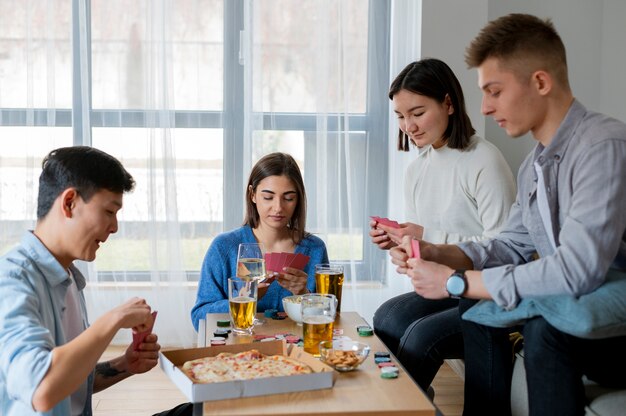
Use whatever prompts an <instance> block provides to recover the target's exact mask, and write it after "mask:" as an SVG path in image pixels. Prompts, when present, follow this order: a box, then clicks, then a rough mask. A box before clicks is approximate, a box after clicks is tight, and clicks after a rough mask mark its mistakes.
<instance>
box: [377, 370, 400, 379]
mask: <svg viewBox="0 0 626 416" xmlns="http://www.w3.org/2000/svg"><path fill="white" fill-rule="evenodd" d="M380 378H398V372H397V371H390V372H381V373H380Z"/></svg>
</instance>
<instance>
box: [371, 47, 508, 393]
mask: <svg viewBox="0 0 626 416" xmlns="http://www.w3.org/2000/svg"><path fill="white" fill-rule="evenodd" d="M389 98H390V99H391V100H392V101H393V105H394V111H395V113H396V115H397V116H398V123H399V132H398V148H399V150H401V151H408V150H409V141H410V142H411V143H412V144H413V145H414V146H415V147H416V148H417V153H418V155H417V158H416V159H415V160H414V161H413V162H412V163H411V164H410V165H409V167H408V169H407V172H406V176H405V186H404V193H405V195H404V196H405V204H406V207H405V208H406V219H407V222H405V223H402V224H400V227H399V228H391V227H388V226H385V225H383V224H379V223H377V222H375V221H372V222H371V223H370V227H371V230H370V237H371V239H372V242H373V243H374V244H377V245H378V246H379V247H380V248H381V249H389V248H391V247H393V246H395V245H396V244H398V243H399V242H400V241H401V240H402V237H403V236H405V235H411V236H413V237H415V238H418V239H423V240H426V241H432V242H437V243H457V242H461V241H468V240H474V241H476V240H481V239H484V238H489V237H493V236H494V235H495V234H497V232H498V231H499V228H500V226H502V225H503V224H504V222H505V220H506V218H507V216H508V212H509V208H510V207H511V204H512V203H513V200H514V197H515V182H514V179H513V175H512V174H511V170H510V168H509V166H508V164H507V163H506V161H505V160H504V157H503V156H502V154H501V153H500V151H499V150H498V149H497V148H496V147H495V146H494V145H493V144H491V143H489V142H488V141H487V140H485V139H483V138H481V137H478V136H476V135H475V130H474V128H473V127H472V124H471V121H470V119H469V117H468V115H467V112H466V110H465V100H464V98H463V91H462V89H461V85H460V84H459V81H458V80H457V78H456V76H455V75H454V73H453V72H452V70H451V69H450V67H448V65H446V64H445V63H444V62H442V61H440V60H438V59H423V60H421V61H418V62H413V63H411V64H409V65H408V66H407V67H406V68H404V69H403V70H402V72H400V74H398V76H397V77H396V79H395V80H394V81H393V83H392V84H391V87H390V89H389ZM460 319H461V318H460V316H459V312H458V300H456V299H444V300H435V301H433V300H427V299H424V298H422V297H421V296H419V295H417V294H416V293H414V292H411V293H406V294H403V295H400V296H396V297H394V298H392V299H390V300H388V301H387V302H385V303H384V304H383V305H381V307H380V308H379V309H378V310H377V311H376V313H375V315H374V329H375V331H376V333H377V335H378V336H379V337H380V338H381V339H382V340H383V342H385V344H386V345H387V347H388V348H389V349H390V350H392V351H394V352H395V353H396V357H397V358H398V359H399V360H400V362H401V363H402V364H403V366H404V367H405V368H406V369H407V370H408V371H409V373H410V374H411V376H412V377H413V378H414V379H415V381H416V382H417V383H418V384H419V385H420V387H422V389H424V390H425V391H426V390H428V389H429V387H430V383H431V382H432V380H433V378H434V377H435V375H436V374H437V371H438V370H439V367H440V366H441V364H442V363H443V360H444V359H448V358H462V357H463V339H462V336H461V329H460V326H459V322H460ZM431 391H432V390H431Z"/></svg>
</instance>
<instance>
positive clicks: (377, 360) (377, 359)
mask: <svg viewBox="0 0 626 416" xmlns="http://www.w3.org/2000/svg"><path fill="white" fill-rule="evenodd" d="M374 362H375V363H376V364H380V363H389V362H391V358H389V357H374Z"/></svg>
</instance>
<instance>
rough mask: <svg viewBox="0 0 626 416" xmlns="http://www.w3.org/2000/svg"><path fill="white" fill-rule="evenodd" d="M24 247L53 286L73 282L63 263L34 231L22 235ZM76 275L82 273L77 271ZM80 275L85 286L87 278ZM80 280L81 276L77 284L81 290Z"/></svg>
mask: <svg viewBox="0 0 626 416" xmlns="http://www.w3.org/2000/svg"><path fill="white" fill-rule="evenodd" d="M22 248H23V249H24V250H26V252H27V253H28V257H30V258H31V259H32V260H33V261H34V262H35V264H37V267H38V268H39V271H40V272H41V274H42V276H43V277H44V278H45V279H46V280H47V281H48V284H49V285H50V286H51V287H55V286H57V285H60V284H65V285H67V286H69V285H70V284H71V283H72V281H71V280H70V275H69V273H68V272H67V270H65V269H64V268H63V266H61V263H59V262H58V261H57V259H56V258H55V257H54V256H53V255H52V254H51V253H50V251H49V250H48V249H47V248H46V246H44V244H43V243H42V242H41V240H39V238H37V236H36V235H35V234H34V233H33V232H32V231H28V232H26V233H25V234H24V236H23V237H22ZM71 267H73V266H71ZM72 271H73V270H72ZM74 275H75V276H77V275H80V273H78V274H77V273H75V274H74ZM80 276H81V278H82V286H83V287H85V279H84V277H82V275H80ZM78 280H79V278H78V277H77V279H76V286H78V289H79V290H80V289H82V288H81V287H80V286H79V282H78Z"/></svg>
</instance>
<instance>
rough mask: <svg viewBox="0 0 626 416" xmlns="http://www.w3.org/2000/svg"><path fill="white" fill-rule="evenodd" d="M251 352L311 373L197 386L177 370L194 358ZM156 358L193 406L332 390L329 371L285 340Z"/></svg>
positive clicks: (164, 354)
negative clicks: (298, 364)
mask: <svg viewBox="0 0 626 416" xmlns="http://www.w3.org/2000/svg"><path fill="white" fill-rule="evenodd" d="M288 347H289V348H288ZM251 349H256V350H258V351H259V352H261V353H263V354H266V355H276V354H280V355H284V356H287V357H290V358H293V359H295V360H298V361H301V362H303V363H305V364H308V365H309V366H310V367H311V368H312V369H313V371H314V372H313V373H311V374H300V375H294V376H283V377H267V378H259V379H255V380H236V381H228V382H223V383H207V384H200V383H194V382H192V381H191V379H189V377H187V375H186V374H185V373H184V372H182V371H181V369H180V367H181V366H182V365H183V364H184V363H185V362H186V361H189V360H194V359H196V358H201V357H213V356H215V355H217V354H219V353H221V352H230V353H238V352H242V351H248V350H251ZM159 355H160V360H159V361H160V363H161V369H162V370H163V371H164V372H165V374H167V375H168V377H169V378H170V379H171V380H172V381H173V382H174V384H176V386H178V388H179V389H180V390H181V391H182V392H183V394H184V395H185V396H187V398H188V399H189V401H190V402H192V403H200V402H205V401H212V400H223V399H233V398H239V397H253V396H264V395H268V394H277V393H288V392H293V391H304V390H319V389H327V388H332V387H333V384H334V379H335V374H334V370H333V369H332V368H330V367H329V366H327V365H326V364H324V363H322V362H321V361H319V360H318V359H317V358H315V357H313V356H312V355H311V354H309V353H307V352H305V351H304V350H303V349H302V348H300V347H298V346H295V345H292V344H289V345H287V344H286V343H285V341H284V340H276V341H268V342H255V343H247V344H231V345H216V346H212V347H204V348H190V349H179V350H169V351H161V352H159Z"/></svg>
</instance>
